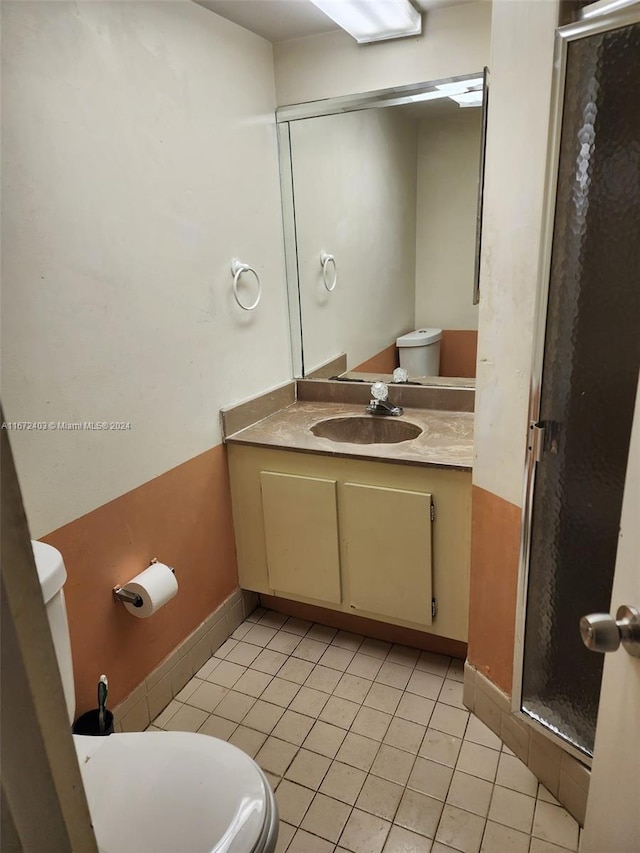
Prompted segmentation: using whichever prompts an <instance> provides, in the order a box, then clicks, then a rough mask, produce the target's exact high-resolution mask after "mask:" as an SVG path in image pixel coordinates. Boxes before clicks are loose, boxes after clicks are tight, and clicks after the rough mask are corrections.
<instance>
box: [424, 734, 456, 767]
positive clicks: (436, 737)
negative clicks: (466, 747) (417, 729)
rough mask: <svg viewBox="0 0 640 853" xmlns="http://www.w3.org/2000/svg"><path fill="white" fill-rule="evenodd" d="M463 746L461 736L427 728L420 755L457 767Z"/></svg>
mask: <svg viewBox="0 0 640 853" xmlns="http://www.w3.org/2000/svg"><path fill="white" fill-rule="evenodd" d="M461 746H462V740H461V739H460V738H458V737H454V736H453V735H448V734H446V733H445V732H439V731H438V730H437V729H427V731H426V733H425V736H424V738H423V740H422V744H421V746H420V749H419V751H418V755H421V756H422V757H423V758H430V759H431V760H432V761H437V762H438V763H439V764H446V765H447V766H449V767H455V765H456V761H457V760H458V755H459V753H460V748H461Z"/></svg>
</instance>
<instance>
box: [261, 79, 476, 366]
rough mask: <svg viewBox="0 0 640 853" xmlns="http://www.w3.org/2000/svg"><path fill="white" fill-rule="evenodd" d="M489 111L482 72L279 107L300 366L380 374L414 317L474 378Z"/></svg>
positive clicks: (445, 361)
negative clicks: (337, 362) (336, 365)
mask: <svg viewBox="0 0 640 853" xmlns="http://www.w3.org/2000/svg"><path fill="white" fill-rule="evenodd" d="M485 111H486V93H485V85H484V80H483V73H482V72H479V73H476V74H469V75H466V76H464V77H459V78H451V79H448V80H442V81H434V82H431V83H424V84H420V85H416V86H410V87H404V88H402V89H395V90H385V91H383V92H374V93H368V94H365V95H362V96H358V97H353V98H352V97H349V98H335V99H330V100H326V101H316V102H313V103H310V104H299V105H295V106H291V107H284V108H280V109H279V110H278V113H277V121H278V132H279V144H280V161H281V174H282V190H283V210H284V223H285V245H286V253H287V285H288V290H289V301H290V314H291V329H292V350H293V355H294V371H295V373H296V375H297V376H314V375H323V370H322V368H323V366H324V365H327V363H331V362H332V360H333V359H335V358H336V357H337V356H338V355H339V354H341V353H344V354H346V363H345V362H344V359H343V360H342V368H343V369H346V371H347V375H350V374H352V373H354V372H355V373H358V372H360V373H363V374H389V373H391V372H392V371H393V368H394V367H395V366H397V365H398V351H397V348H396V345H395V342H396V339H397V338H398V337H400V336H401V335H404V334H406V333H407V332H410V331H413V330H415V329H419V328H423V327H429V328H441V329H442V330H443V335H442V341H441V357H440V375H441V376H442V377H465V378H470V377H474V376H475V361H476V345H477V328H478V307H477V304H475V303H477V298H476V297H477V287H476V285H477V281H476V277H477V269H476V258H477V252H478V243H479V233H478V227H477V226H478V201H479V192H480V183H481V181H480V172H481V168H480V164H481V155H482V149H483V126H484V119H485V115H484V114H485ZM331 369H332V368H331V367H330V368H329V371H330V372H331ZM324 375H327V374H326V373H325V374H324ZM416 378H417V377H416ZM441 381H442V380H440V382H441Z"/></svg>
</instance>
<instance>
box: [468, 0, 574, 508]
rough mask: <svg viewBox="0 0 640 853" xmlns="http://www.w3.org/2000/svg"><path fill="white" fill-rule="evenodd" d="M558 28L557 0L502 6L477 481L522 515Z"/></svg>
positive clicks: (495, 54)
mask: <svg viewBox="0 0 640 853" xmlns="http://www.w3.org/2000/svg"><path fill="white" fill-rule="evenodd" d="M557 20H558V2H557V0H522V2H517V3H516V2H513V3H512V2H507V0H498V2H495V3H494V4H493V15H492V32H491V38H492V49H491V62H490V69H491V77H490V90H489V124H488V135H487V152H486V172H485V193H484V215H483V235H482V262H481V269H480V291H481V298H480V321H479V335H478V373H477V378H476V413H475V446H476V460H475V463H474V469H473V481H474V483H475V484H476V485H478V486H480V487H482V488H483V489H486V490H488V491H490V492H493V493H495V494H497V495H499V496H500V497H502V498H504V499H506V500H508V501H510V502H511V503H513V504H516V505H518V506H519V505H521V502H522V488H523V486H522V483H523V471H524V458H525V445H526V438H527V414H528V397H529V376H530V368H531V357H532V341H533V325H534V312H535V295H536V289H537V286H538V277H539V273H538V264H539V253H540V239H541V222H542V206H543V196H544V186H545V159H546V153H547V135H548V127H549V114H550V94H551V74H552V70H553V45H554V31H555V26H556V22H557ZM525 33H526V36H524V35H523V34H525Z"/></svg>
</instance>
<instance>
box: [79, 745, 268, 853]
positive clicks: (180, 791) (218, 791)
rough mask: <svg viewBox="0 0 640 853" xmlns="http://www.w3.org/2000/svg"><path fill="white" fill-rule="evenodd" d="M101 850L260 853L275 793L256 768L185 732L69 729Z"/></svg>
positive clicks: (237, 753)
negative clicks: (103, 733) (102, 733)
mask: <svg viewBox="0 0 640 853" xmlns="http://www.w3.org/2000/svg"><path fill="white" fill-rule="evenodd" d="M73 740H74V743H75V746H76V752H77V754H78V760H79V763H80V771H81V774H82V779H83V782H84V786H85V791H86V794H87V801H88V803H89V811H90V813H91V818H92V822H93V826H94V830H95V833H96V838H97V841H98V847H99V850H100V851H101V853H266V851H271V850H273V848H274V847H275V839H276V837H277V825H278V814H277V808H276V805H275V798H274V796H273V793H272V791H271V789H270V787H269V784H268V782H267V781H266V779H265V777H264V775H263V773H262V771H261V770H260V768H259V767H258V766H257V765H256V764H255V762H253V761H252V760H251V759H250V758H249V757H248V756H247V755H245V753H243V752H242V751H241V750H240V749H238V748H237V747H235V746H232V745H230V744H228V743H225V741H222V740H219V739H218V738H214V737H209V736H208V735H198V734H190V733H187V732H144V733H131V734H114V735H110V736H109V737H103V738H101V737H88V736H82V735H74V738H73Z"/></svg>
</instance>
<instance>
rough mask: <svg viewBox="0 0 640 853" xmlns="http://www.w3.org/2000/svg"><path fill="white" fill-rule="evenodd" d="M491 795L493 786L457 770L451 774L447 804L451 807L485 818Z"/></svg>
mask: <svg viewBox="0 0 640 853" xmlns="http://www.w3.org/2000/svg"><path fill="white" fill-rule="evenodd" d="M492 794H493V785H492V784H491V782H486V781H485V780H484V779H478V777H477V776H468V775H467V774H466V773H460V771H459V770H456V772H455V773H454V774H453V779H452V780H451V785H450V787H449V792H448V794H447V802H448V803H449V805H451V806H457V807H458V808H461V809H465V811H468V812H473V814H477V815H479V816H480V817H486V816H487V814H488V813H489V803H490V802H491V795H492Z"/></svg>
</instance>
